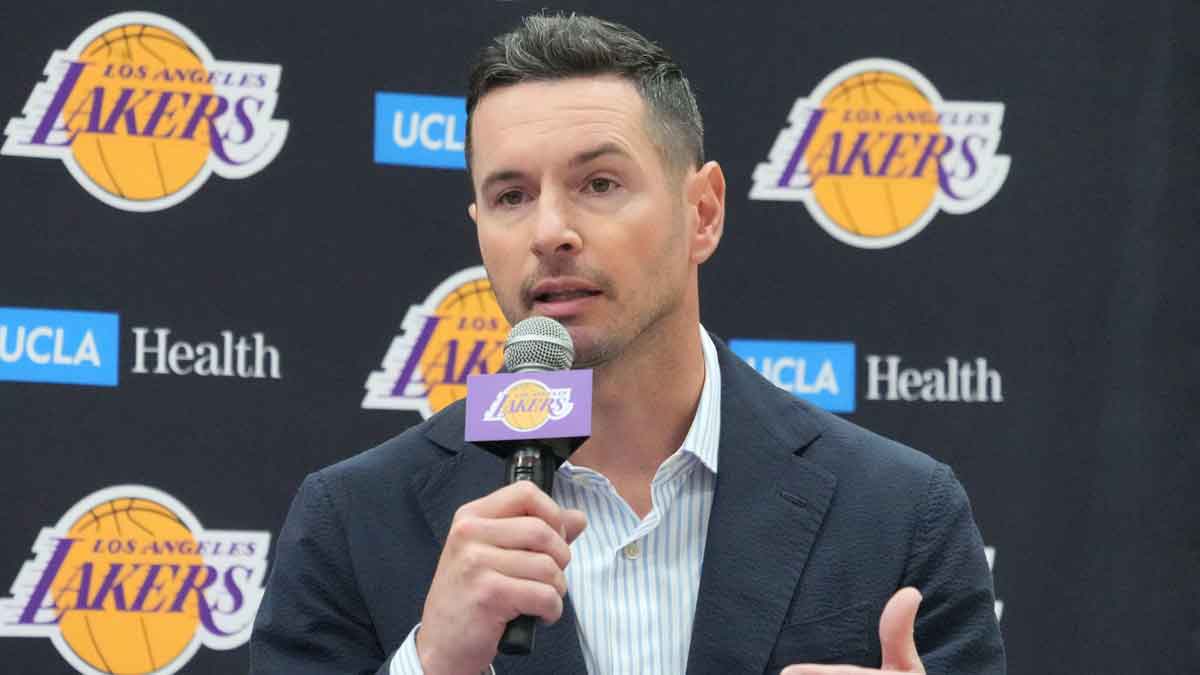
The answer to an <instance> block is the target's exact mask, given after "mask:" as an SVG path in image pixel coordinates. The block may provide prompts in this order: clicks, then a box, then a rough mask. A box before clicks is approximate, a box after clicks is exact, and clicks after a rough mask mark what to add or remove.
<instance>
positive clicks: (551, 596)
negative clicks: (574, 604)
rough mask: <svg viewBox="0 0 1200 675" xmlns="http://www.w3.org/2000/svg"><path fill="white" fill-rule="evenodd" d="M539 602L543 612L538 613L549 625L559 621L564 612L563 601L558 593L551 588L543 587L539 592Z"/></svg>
mask: <svg viewBox="0 0 1200 675" xmlns="http://www.w3.org/2000/svg"><path fill="white" fill-rule="evenodd" d="M538 594H539V596H540V597H539V599H538V602H539V604H540V605H541V607H542V611H541V612H538V615H539V616H541V617H542V618H543V619H545V620H546V621H547V622H549V623H553V622H555V621H558V619H559V618H560V617H561V616H562V612H563V599H562V596H561V595H559V594H558V591H557V590H555V589H554V588H552V587H550V586H542V587H541V588H540V589H539V591H538Z"/></svg>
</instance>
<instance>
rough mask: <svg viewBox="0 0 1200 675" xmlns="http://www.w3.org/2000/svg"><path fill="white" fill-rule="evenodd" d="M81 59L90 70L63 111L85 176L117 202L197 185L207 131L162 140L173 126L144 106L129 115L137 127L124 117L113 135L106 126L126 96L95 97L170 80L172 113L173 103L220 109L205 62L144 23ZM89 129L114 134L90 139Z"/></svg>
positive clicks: (95, 44)
mask: <svg viewBox="0 0 1200 675" xmlns="http://www.w3.org/2000/svg"><path fill="white" fill-rule="evenodd" d="M80 56H81V58H82V59H83V60H84V61H85V62H86V63H88V64H89V67H88V68H86V69H84V71H83V73H82V74H81V75H80V78H79V81H78V82H77V83H76V84H75V87H74V89H73V90H72V91H71V95H70V97H69V98H68V99H67V102H66V107H65V108H64V115H65V125H66V129H67V133H68V134H70V135H71V136H73V137H75V141H74V142H73V143H72V144H71V154H72V155H73V156H74V157H75V162H76V163H77V164H78V165H79V168H80V170H81V171H83V173H84V174H86V175H87V177H88V178H89V179H90V180H92V181H93V182H94V183H95V184H96V185H97V186H99V187H100V188H101V189H103V190H105V191H106V192H108V193H110V194H111V195H113V196H114V197H118V198H122V199H129V200H136V201H147V200H154V199H162V198H164V197H167V196H169V195H171V194H174V193H175V192H178V191H179V190H181V189H183V188H184V187H185V186H186V185H187V184H188V183H190V182H191V181H193V180H195V179H196V177H197V176H199V175H200V172H201V170H202V169H203V168H204V165H205V163H206V162H207V161H208V155H209V153H210V152H211V140H210V138H209V133H210V130H209V128H208V125H207V124H200V123H198V124H196V125H195V127H194V128H184V129H182V130H179V133H178V135H176V136H174V137H169V136H168V137H164V136H163V134H162V132H163V131H164V130H165V129H166V128H167V127H168V126H170V125H169V124H164V122H163V120H162V118H163V116H164V113H163V112H159V113H158V114H157V116H156V115H155V111H156V110H157V109H158V106H149V105H145V104H142V105H136V106H131V107H130V108H127V110H129V112H127V113H124V115H125V116H127V117H128V119H129V120H131V122H130V123H126V121H125V120H122V119H121V118H120V117H118V121H117V123H116V124H114V125H112V126H111V128H108V126H107V124H106V121H107V120H108V119H109V118H110V117H111V115H112V114H113V111H114V110H117V107H118V105H119V104H120V101H121V96H122V94H118V95H117V96H101V97H96V96H95V91H96V90H97V88H99V89H100V90H101V91H104V92H105V93H106V94H107V89H108V88H109V87H111V85H112V84H113V82H114V80H116V81H118V82H121V81H138V80H139V79H145V78H144V77H141V78H139V77H138V76H139V75H141V74H143V73H146V74H148V73H151V72H155V71H157V72H160V73H163V72H166V73H171V74H172V79H171V81H170V83H169V84H170V87H171V89H170V92H169V93H170V96H169V97H168V99H167V101H166V104H165V106H167V107H168V108H169V107H170V106H171V103H172V101H175V102H176V104H177V105H178V104H180V103H182V102H184V101H197V102H199V101H208V102H209V103H208V105H209V106H210V107H212V106H215V105H217V104H216V102H215V100H214V98H213V88H212V85H210V84H209V83H208V70H207V68H206V67H205V65H204V63H203V62H202V61H201V60H200V56H199V55H198V54H196V52H194V51H192V48H191V47H189V46H188V44H187V42H185V41H184V40H183V38H182V37H180V36H178V35H174V34H172V33H171V32H169V31H167V30H164V29H162V28H158V27H156V26H149V25H146V24H144V23H130V24H125V25H122V26H120V27H118V28H113V29H112V30H109V31H107V32H105V33H104V34H103V35H100V36H98V37H96V39H94V40H92V41H91V42H90V43H88V45H87V46H85V47H84V48H83V53H82V54H81V55H80ZM164 84H165V83H164ZM135 96H136V94H135ZM160 100H161V99H160ZM118 112H120V111H118ZM94 120H99V123H98V124H95V123H93V121H94ZM152 120H153V121H155V124H154V125H153V126H152V125H151V124H150V122H151V121H152ZM181 121H184V122H185V123H186V122H187V120H181ZM89 126H90V127H91V128H93V129H101V130H104V129H108V133H88V128H89ZM147 131H148V132H149V133H147Z"/></svg>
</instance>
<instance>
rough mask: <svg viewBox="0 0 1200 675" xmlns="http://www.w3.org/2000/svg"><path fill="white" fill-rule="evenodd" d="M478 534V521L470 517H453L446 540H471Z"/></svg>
mask: <svg viewBox="0 0 1200 675" xmlns="http://www.w3.org/2000/svg"><path fill="white" fill-rule="evenodd" d="M478 532H479V523H478V520H477V519H476V518H475V517H474V516H472V515H462V516H460V515H457V514H456V515H455V516H454V522H453V523H451V525H450V533H449V535H447V537H446V538H447V539H450V538H453V539H472V538H474V537H475V536H476V535H477V534H478Z"/></svg>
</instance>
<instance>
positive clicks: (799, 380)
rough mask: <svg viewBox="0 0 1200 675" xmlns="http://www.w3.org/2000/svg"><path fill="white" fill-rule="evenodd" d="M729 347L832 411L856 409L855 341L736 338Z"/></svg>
mask: <svg viewBox="0 0 1200 675" xmlns="http://www.w3.org/2000/svg"><path fill="white" fill-rule="evenodd" d="M729 348H730V349H731V350H732V351H733V353H734V354H737V355H738V356H740V357H742V359H743V360H745V361H746V363H747V364H749V365H750V367H751V368H754V369H755V370H757V371H758V372H759V373H760V374H761V375H762V376H763V377H765V378H767V379H768V380H770V381H771V382H773V383H774V384H775V385H776V386H777V387H779V388H780V389H784V390H786V391H790V392H791V393H792V394H794V395H796V396H797V397H798V398H802V399H804V400H806V401H808V402H809V403H812V404H813V405H816V406H819V407H821V408H824V409H826V410H829V411H831V412H842V413H849V412H854V408H855V396H854V387H855V384H856V383H855V368H854V360H855V348H854V343H853V342H807V341H798V340H792V341H788V340H744V339H736V340H730V341H729Z"/></svg>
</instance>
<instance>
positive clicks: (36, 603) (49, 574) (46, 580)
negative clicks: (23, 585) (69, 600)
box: [17, 539, 77, 626]
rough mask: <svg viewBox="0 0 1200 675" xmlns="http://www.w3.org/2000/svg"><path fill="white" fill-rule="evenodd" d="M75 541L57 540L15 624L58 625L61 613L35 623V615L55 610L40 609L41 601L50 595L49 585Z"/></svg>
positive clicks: (51, 607)
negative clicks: (43, 611)
mask: <svg viewBox="0 0 1200 675" xmlns="http://www.w3.org/2000/svg"><path fill="white" fill-rule="evenodd" d="M76 541H77V540H75V539H59V540H58V543H57V544H55V546H54V553H52V554H51V555H50V561H49V562H47V563H46V569H45V571H43V572H42V576H41V578H40V579H38V582H37V585H36V586H34V587H33V592H32V593H30V594H29V602H27V603H25V609H24V610H22V611H21V618H20V619H18V620H17V623H23V624H28V625H33V626H39V625H51V624H56V623H58V620H59V619H61V618H62V612H59V613H58V614H57V615H55V617H54V619H52V620H50V621H35V620H34V619H36V618H37V613H38V611H39V610H42V609H57V608H58V606H57V605H55V604H51V605H50V606H49V607H42V601H44V600H45V599H46V596H47V595H48V594H49V593H50V585H51V584H53V583H54V578H55V577H56V576H58V571H59V570H60V569H61V568H62V564H63V561H65V560H66V559H67V554H68V553H70V552H71V547H72V546H74V545H75V542H76Z"/></svg>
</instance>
